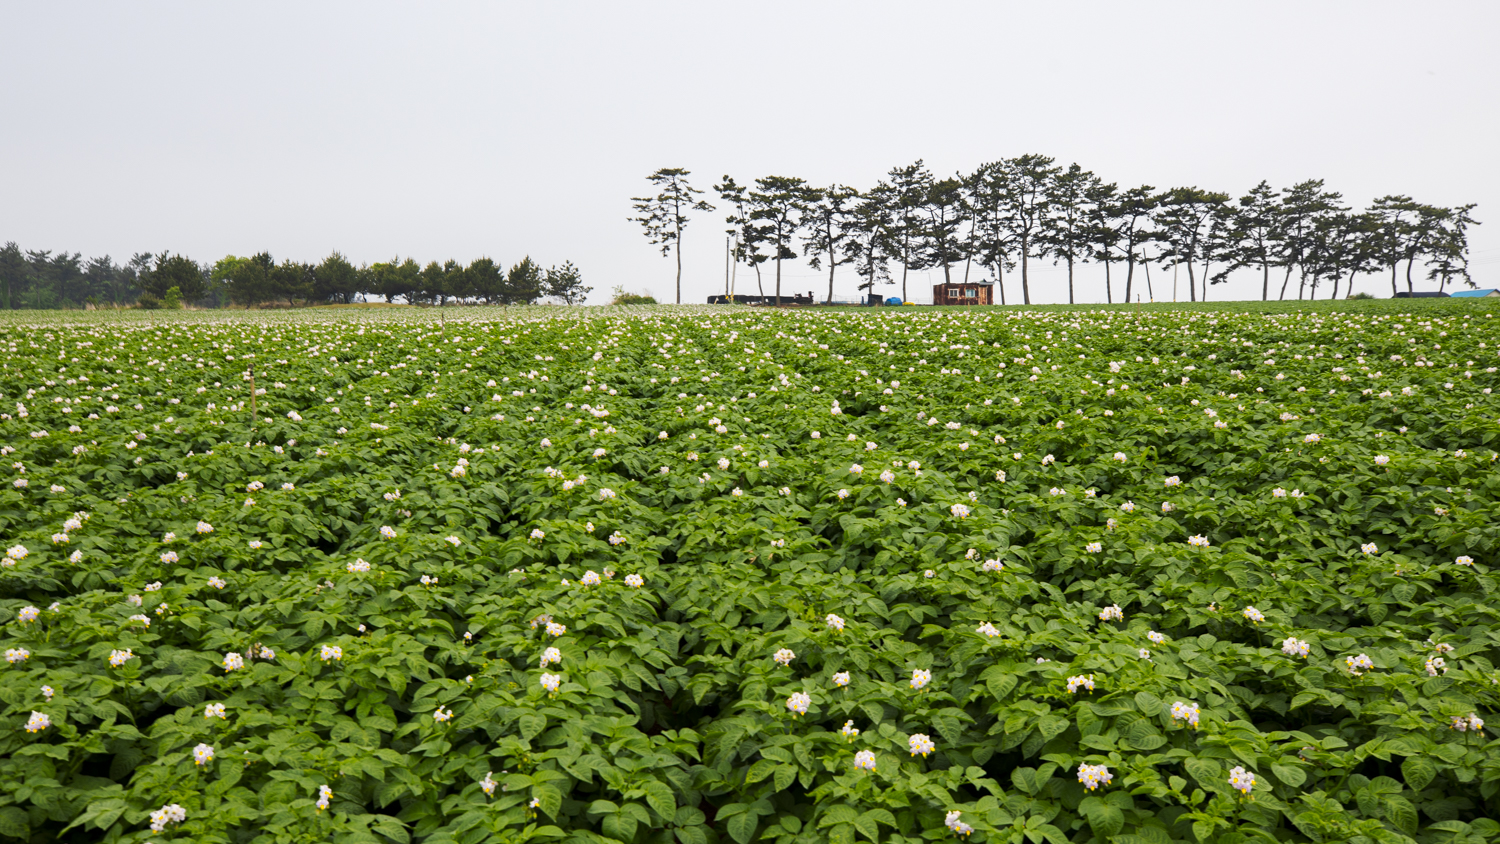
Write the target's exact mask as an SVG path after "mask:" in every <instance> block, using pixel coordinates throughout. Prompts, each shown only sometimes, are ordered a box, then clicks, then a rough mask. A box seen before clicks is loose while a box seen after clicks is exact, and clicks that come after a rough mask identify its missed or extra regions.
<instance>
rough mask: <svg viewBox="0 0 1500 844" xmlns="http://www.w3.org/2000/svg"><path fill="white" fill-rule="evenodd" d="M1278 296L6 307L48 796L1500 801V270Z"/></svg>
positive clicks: (11, 837)
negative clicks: (821, 303) (1465, 296)
mask: <svg viewBox="0 0 1500 844" xmlns="http://www.w3.org/2000/svg"><path fill="white" fill-rule="evenodd" d="M1271 304H1272V306H1264V307H1263V306H1259V305H1256V306H1249V305H1219V306H1201V307H1196V308H1192V309H1189V308H1185V307H1184V308H1172V307H1156V308H1151V307H1147V308H1137V309H1118V308H1117V309H1096V310H1088V309H1077V310H1070V309H1055V310H1047V309H1033V310H1016V309H996V308H974V309H960V308H949V309H944V308H921V309H916V308H884V309H846V310H840V311H835V310H811V309H810V310H804V311H775V310H772V309H760V308H705V307H696V308H695V307H682V308H672V307H662V308H648V307H639V308H592V309H589V308H562V307H551V308H548V307H537V308H511V309H501V308H457V309H454V308H449V309H436V308H432V309H408V308H392V309H386V310H369V311H361V310H344V311H337V312H326V311H320V312H314V311H302V312H295V313H288V314H279V315H277V314H263V315H256V314H248V315H247V314H245V313H243V312H241V313H239V314H238V315H235V314H229V313H214V314H208V313H197V314H195V313H173V314H170V315H156V316H153V315H150V314H147V313H144V312H132V313H126V314H116V315H110V314H104V313H81V312H79V313H72V314H63V313H53V314H43V313H37V312H32V313H25V312H21V313H15V312H8V313H5V314H4V315H3V316H0V367H3V368H0V451H3V453H4V459H3V461H0V469H3V470H4V475H3V479H0V543H3V545H0V552H3V553H4V555H5V556H4V558H3V560H0V562H3V567H0V649H3V650H4V652H5V662H4V663H0V841H27V842H52V841H69V842H72V841H88V842H93V841H103V842H132V844H139V843H140V842H148V841H149V842H153V844H167V842H195V844H218V843H219V842H236V844H239V843H240V842H243V843H244V844H250V843H251V842H256V844H260V842H324V841H334V842H401V844H405V842H430V844H440V843H441V844H448V842H457V844H478V842H524V841H558V842H578V843H579V844H606V843H608V842H624V843H625V844H646V842H659V843H660V844H670V842H680V844H710V842H712V844H720V843H721V842H722V843H723V844H728V842H734V843H735V844H750V842H775V843H776V844H792V842H824V841H828V842H835V844H845V843H846V842H856V841H862V840H869V841H873V842H893V843H894V842H918V841H939V840H950V839H951V840H959V839H967V840H970V841H975V842H1011V844H1023V843H1024V844H1044V842H1046V844H1066V842H1075V843H1076V844H1086V842H1119V844H1168V842H1215V843H1216V844H1218V843H1219V842H1223V843H1224V844H1230V843H1231V842H1253V841H1260V842H1268V844H1269V842H1405V841H1418V842H1424V844H1425V843H1426V842H1455V843H1456V844H1457V843H1459V842H1462V843H1463V844H1468V843H1469V842H1474V844H1477V843H1478V842H1497V841H1500V822H1497V820H1495V819H1496V818H1500V744H1497V743H1496V742H1495V740H1494V739H1493V735H1494V727H1495V726H1500V671H1497V668H1496V662H1497V661H1500V605H1497V602H1496V599H1497V582H1496V577H1495V574H1494V563H1495V561H1496V557H1497V554H1500V467H1497V462H1496V459H1497V453H1496V449H1497V448H1500V442H1497V440H1500V422H1497V417H1500V407H1497V403H1496V397H1495V396H1494V395H1493V394H1492V392H1491V391H1492V389H1494V388H1495V387H1497V386H1500V375H1497V372H1496V367H1497V365H1500V355H1497V353H1500V320H1497V319H1495V318H1494V315H1495V313H1496V312H1497V309H1496V308H1495V307H1494V306H1490V305H1486V304H1484V303H1483V302H1480V301H1472V302H1462V301H1458V300H1452V301H1448V300H1420V301H1409V302H1333V303H1318V304H1316V305H1311V304H1309V305H1297V304H1293V303H1288V304H1287V305H1285V306H1282V307H1273V306H1274V305H1275V304H1276V303H1271ZM1487 722H1493V725H1494V726H1492V725H1490V724H1487Z"/></svg>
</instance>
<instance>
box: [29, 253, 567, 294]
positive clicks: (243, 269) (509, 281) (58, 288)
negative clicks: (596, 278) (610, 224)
mask: <svg viewBox="0 0 1500 844" xmlns="http://www.w3.org/2000/svg"><path fill="white" fill-rule="evenodd" d="M174 287H175V288H177V291H178V297H179V299H180V300H181V301H182V302H185V303H188V304H191V305H195V306H198V307H209V308H218V307H224V306H226V305H242V306H247V307H254V306H264V305H266V304H277V305H284V306H292V307H295V306H299V305H310V304H317V303H323V304H327V303H333V304H344V305H347V304H351V303H353V302H354V301H355V300H357V299H359V298H361V297H363V298H366V299H369V298H384V299H385V301H386V302H387V303H389V302H391V301H392V300H394V299H401V300H402V301H404V302H406V303H409V304H430V305H444V304H448V303H474V302H484V303H488V304H503V305H518V304H533V303H535V302H537V301H539V300H541V299H553V300H555V301H558V302H562V303H564V304H568V305H573V304H578V303H581V302H582V301H583V300H584V298H585V297H587V296H588V294H589V291H591V290H593V288H592V287H589V286H587V285H585V284H584V283H583V275H582V273H580V272H579V270H578V268H577V267H576V266H574V265H573V263H572V262H571V261H564V262H563V264H562V266H558V267H552V268H550V269H544V268H542V267H541V266H539V265H538V264H537V263H536V262H535V261H533V260H531V258H530V257H529V256H528V257H526V258H522V259H521V260H520V261H518V262H517V263H516V264H514V265H512V266H511V268H510V270H509V271H507V270H505V269H504V268H502V267H501V266H500V265H499V264H496V263H495V262H494V261H493V260H491V259H489V258H477V259H475V260H474V261H471V262H470V263H469V265H468V266H467V267H466V266H464V265H463V264H460V263H459V262H457V261H454V260H451V259H450V260H448V261H445V262H443V263H438V262H437V261H431V262H429V263H428V264H427V265H426V266H425V267H424V266H422V265H421V264H419V263H417V262H416V260H414V259H412V258H406V259H401V258H399V257H398V258H393V259H391V260H390V261H387V262H384V263H376V264H371V265H366V266H361V267H355V266H354V265H353V264H351V263H349V261H348V259H346V258H345V257H344V256H343V255H341V254H339V253H338V252H334V253H332V254H330V255H329V256H328V257H327V258H324V259H323V260H322V261H321V262H319V263H316V264H308V263H303V262H301V261H293V260H290V259H285V260H282V261H281V263H279V264H278V263H277V262H276V259H274V258H272V257H271V255H270V253H268V252H260V253H257V254H255V255H252V256H250V257H245V258H241V257H236V256H234V255H227V256H225V257H224V258H221V259H219V260H218V261H217V262H215V263H213V264H201V265H200V264H199V263H197V262H196V261H194V260H192V259H190V258H186V257H183V256H182V255H169V254H168V253H166V252H163V253H161V254H160V255H152V254H150V253H149V252H142V253H139V254H137V255H135V256H134V257H133V258H131V259H130V261H129V262H128V263H126V264H125V265H123V266H120V265H116V264H115V262H114V260H113V259H112V258H111V257H110V256H108V255H105V256H104V257H102V258H90V259H89V260H87V261H84V260H83V256H82V254H80V253H77V252H74V253H72V254H69V253H67V252H60V253H58V254H56V255H54V254H52V252H51V251H49V250H43V251H33V250H26V251H24V252H23V251H22V250H21V248H20V247H19V246H17V245H16V244H15V243H14V242H11V243H6V244H4V245H3V246H0V309H5V310H15V309H21V308H27V309H31V308H83V307H85V306H86V305H87V306H94V307H110V306H112V307H125V306H131V305H135V306H138V307H141V308H144V309H146V310H157V309H160V308H163V307H167V308H169V309H170V308H175V307H177V306H175V305H165V304H164V302H165V300H166V299H167V292H168V291H169V290H171V289H172V288H174Z"/></svg>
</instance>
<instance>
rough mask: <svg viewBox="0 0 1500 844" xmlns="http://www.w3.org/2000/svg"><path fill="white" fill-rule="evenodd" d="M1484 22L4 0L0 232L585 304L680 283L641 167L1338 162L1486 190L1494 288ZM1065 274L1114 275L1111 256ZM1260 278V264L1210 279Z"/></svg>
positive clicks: (1311, 165) (1334, 171) (1369, 182)
mask: <svg viewBox="0 0 1500 844" xmlns="http://www.w3.org/2000/svg"><path fill="white" fill-rule="evenodd" d="M1497 32H1500V3H1495V2H1492V0H1491V1H1490V2H1446V3H1410V2H1372V0H1362V2H1343V3H1334V2H1322V3H1308V2H1295V3H1277V2H1261V3H1253V4H1250V3H1245V4H1224V3H1202V2H1190V3H1166V2H1139V3H1118V2H1110V3H1084V2H1076V3H1035V2H1025V3H1001V2H983V3H926V4H917V3H911V2H899V3H898V2H885V0H880V1H879V2H876V1H875V0H864V2H857V3H817V2H805V0H804V2H795V3H792V2H788V3H780V2H757V3H750V4H747V3H734V4H729V3H711V2H693V3H646V2H630V3H618V2H608V3H606V2H598V3H524V4H522V3H468V4H466V3H443V4H413V3H400V4H392V3H378V2H359V3H349V2H320V3H254V4H249V3H212V4H209V3H116V2H68V3H31V2H14V1H13V0H0V175H3V178H0V241H5V240H14V241H17V242H18V243H20V244H21V246H22V247H23V248H28V249H53V250H68V251H79V252H82V253H83V254H84V255H85V257H88V256H93V255H102V254H106V253H107V254H110V255H112V256H114V257H115V258H116V260H117V261H118V260H124V259H128V257H129V256H130V255H131V254H132V253H134V252H139V251H146V250H150V251H160V250H164V249H168V250H172V251H177V252H182V253H183V254H186V255H189V256H191V257H194V258H196V259H198V260H200V261H212V260H214V259H217V258H219V257H222V256H224V255H225V254H231V253H232V254H240V255H244V254H250V253H253V252H256V251H260V250H268V251H270V252H271V253H272V254H273V255H275V256H276V257H277V258H278V259H280V258H286V257H290V258H296V259H301V260H307V261H316V260H318V259H321V258H322V257H323V256H325V255H327V254H328V253H329V252H330V251H331V250H334V249H338V250H340V251H342V252H343V253H344V254H345V255H347V256H348V257H349V258H350V259H351V260H353V261H354V262H355V263H363V262H374V261H380V260H386V259H388V258H390V257H391V256H392V255H394V254H400V255H402V256H407V255H411V256H413V257H415V258H416V259H417V260H419V261H422V262H426V261H428V260H433V259H438V260H442V259H446V258H450V257H452V258H456V259H458V260H460V261H465V262H467V261H468V260H470V259H472V258H475V257H479V256H481V255H488V256H490V257H493V258H495V259H496V260H497V261H501V262H504V263H505V264H507V265H508V264H510V263H513V262H515V261H517V260H519V259H520V258H521V257H522V256H523V255H527V254H529V255H531V256H532V257H533V258H534V259H536V260H537V261H539V262H541V263H542V264H544V265H548V264H554V263H561V262H562V261H563V260H565V259H571V260H572V261H574V262H575V263H576V264H577V265H578V266H579V267H580V268H581V269H582V271H583V273H584V278H585V280H586V281H587V282H588V283H591V284H592V285H593V286H594V288H595V290H594V294H593V297H592V299H591V301H596V302H598V301H605V300H606V299H607V294H608V292H609V290H610V289H611V288H612V287H614V286H615V285H624V286H625V287H626V288H628V289H632V290H647V291H650V292H652V293H654V294H655V295H656V296H657V297H658V298H661V299H663V300H667V299H668V298H669V297H670V295H671V287H672V271H673V265H672V262H671V261H670V260H669V259H667V258H663V257H661V255H660V253H659V252H658V251H656V250H654V249H653V248H652V247H651V246H650V245H649V244H648V243H647V242H646V240H645V238H644V237H643V236H642V234H641V230H640V227H639V226H638V225H637V224H635V223H631V222H628V221H627V218H628V217H629V216H630V214H631V211H630V197H631V196H634V195H640V194H641V193H643V192H644V191H645V190H646V189H647V187H646V182H645V176H646V175H647V174H649V173H651V172H652V171H653V170H655V169H657V168H659V167H668V166H670V167H686V168H688V169H690V170H692V171H693V178H694V180H695V181H696V182H697V184H698V185H699V186H701V187H703V188H705V189H706V188H708V187H709V186H710V185H712V184H713V183H714V182H716V181H717V180H718V178H719V177H720V176H721V175H723V174H726V173H728V174H732V175H734V176H735V178H736V179H738V180H739V181H740V182H742V183H743V182H748V181H751V180H753V179H754V178H756V177H758V176H765V175H785V176H800V177H802V178H805V179H808V180H809V181H811V182H813V183H817V184H827V183H832V182H839V183H844V184H849V185H853V186H856V187H860V188H865V187H868V186H870V185H872V184H874V183H875V182H876V181H877V180H878V179H880V178H881V177H882V176H883V175H884V174H885V173H886V172H887V171H888V170H890V169H891V168H892V167H894V166H898V165H903V164H907V163H910V162H912V161H914V160H915V159H918V158H921V159H924V160H925V161H926V162H927V164H928V165H929V166H930V167H931V168H932V169H933V170H934V171H935V172H937V173H938V174H949V173H952V172H955V171H960V170H962V171H969V170H972V169H973V168H974V167H975V166H977V165H979V164H981V163H983V162H986V161H991V160H994V159H996V158H1001V157H1010V156H1015V155H1020V154H1023V153H1028V152H1038V153H1042V154H1046V155H1051V156H1054V157H1056V158H1057V160H1058V162H1059V163H1062V164H1066V163H1069V162H1073V161H1077V162H1078V163H1080V164H1082V165H1083V166H1084V167H1086V168H1089V169H1091V170H1093V171H1094V172H1096V173H1098V174H1099V175H1101V176H1102V177H1104V178H1105V179H1106V180H1109V181H1115V182H1118V183H1119V184H1120V185H1121V187H1122V188H1124V187H1129V186H1134V185H1139V184H1143V183H1144V184H1150V185H1154V186H1156V187H1158V188H1167V187H1172V186H1179V185H1197V186H1199V187H1203V188H1205V189H1215V190H1222V191H1226V192H1230V193H1231V194H1233V195H1236V196H1238V195H1239V194H1241V193H1243V192H1244V191H1245V190H1247V189H1248V188H1250V187H1252V186H1253V185H1254V184H1256V183H1257V182H1258V181H1259V180H1261V179H1266V180H1269V181H1270V182H1271V184H1272V185H1273V186H1276V187H1283V186H1286V185H1289V184H1291V183H1293V182H1296V181H1299V180H1302V179H1307V178H1322V179H1325V180H1326V181H1327V184H1328V186H1329V187H1330V188H1332V189H1334V190H1338V191H1341V192H1343V194H1344V196H1345V197H1346V199H1348V200H1350V201H1352V202H1354V203H1356V204H1360V205H1362V204H1364V203H1367V202H1368V201H1369V200H1370V199H1372V198H1374V197H1376V196H1379V195H1383V194H1388V193H1406V194H1409V195H1411V196H1412V197H1414V198H1416V199H1417V200H1419V201H1423V202H1430V203H1434V204H1442V205H1454V204H1459V203H1465V202H1477V203H1479V207H1478V209H1477V210H1476V211H1475V214H1476V216H1477V217H1478V218H1479V219H1480V220H1481V221H1485V220H1488V221H1490V222H1489V223H1488V224H1487V225H1483V226H1481V227H1479V228H1478V229H1476V230H1474V231H1473V232H1472V252H1471V255H1472V259H1473V274H1474V277H1475V280H1476V281H1477V282H1479V284H1480V286H1481V287H1485V286H1500V167H1497V166H1496V163H1495V150H1496V149H1497V148H1500V137H1497V135H1500V133H1497V128H1500V111H1497V108H1496V105H1497V103H1500V49H1496V48H1495V34H1496V33H1497ZM723 228H724V226H723V225H722V214H721V213H718V212H716V213H714V214H712V215H704V216H702V217H700V218H698V219H696V220H695V221H694V223H693V224H692V225H691V227H690V228H689V230H688V231H687V234H686V237H685V247H684V263H685V271H684V283H683V288H684V291H683V300H684V301H687V302H701V301H703V298H704V297H705V296H707V295H709V294H710V293H713V292H716V291H720V292H721V291H722V289H723V286H724V238H723V234H722V230H723ZM1034 267H1035V265H1034ZM744 269H745V268H742V274H741V276H740V279H739V290H740V292H746V291H747V287H746V276H745V274H744V272H743V270H744ZM1035 270H1036V271H1035V272H1034V275H1033V284H1032V286H1033V299H1034V301H1040V302H1057V301H1066V296H1067V294H1066V290H1065V287H1064V284H1063V282H1064V274H1063V273H1062V271H1061V270H1060V269H1053V268H1052V267H1050V266H1047V265H1043V266H1040V267H1035ZM784 272H785V273H786V281H785V285H784V290H789V289H795V290H818V291H820V292H821V291H824V290H826V276H824V275H822V274H819V273H816V272H814V271H812V270H811V269H809V268H807V267H806V266H805V265H803V264H802V263H801V262H790V263H789V265H788V266H787V267H786V268H785V270H784ZM1152 276H1153V281H1154V283H1155V289H1156V293H1157V298H1158V299H1162V298H1170V294H1169V293H1166V292H1164V290H1166V289H1169V286H1170V273H1169V272H1162V271H1159V270H1153V273H1152ZM1010 278H1011V276H1008V277H1007V280H1008V281H1009V280H1010ZM1116 281H1117V283H1118V277H1117V279H1116ZM855 283H856V282H855V279H854V278H853V274H852V272H848V271H844V278H843V279H842V280H841V281H840V282H839V283H838V284H837V290H838V292H839V293H843V294H846V295H852V294H853V293H854V285H855ZM1078 283H1079V298H1080V300H1082V301H1103V299H1104V290H1103V272H1102V270H1101V269H1099V268H1097V267H1092V266H1089V267H1084V268H1083V269H1082V270H1081V271H1080V273H1079V275H1078ZM928 284H929V282H928V281H927V280H926V279H925V278H922V277H921V274H919V275H918V277H917V278H914V279H913V282H912V294H913V295H912V298H913V299H926V298H927V297H929V296H930V286H927V285H928ZM1164 285H1166V287H1165V288H1164ZM1293 285H1294V286H1295V280H1294V282H1293ZM751 286H752V287H753V282H752V283H751ZM1357 289H1363V290H1368V291H1370V292H1373V293H1376V294H1377V295H1382V294H1383V295H1389V284H1388V282H1386V281H1384V280H1383V279H1379V278H1366V279H1362V280H1361V281H1360V282H1359V283H1358V285H1357ZM889 290H890V289H889V288H887V292H889ZM749 292H753V290H751V291H749ZM1017 294H1018V291H1017V290H1015V289H1014V288H1013V289H1012V296H1016V295H1017ZM1258 294H1259V279H1258V278H1256V279H1251V278H1250V277H1249V276H1248V274H1247V275H1246V276H1245V277H1244V278H1237V279H1236V280H1234V281H1232V282H1231V283H1230V284H1229V285H1227V287H1226V286H1219V287H1215V288H1214V289H1213V290H1212V291H1211V297H1212V298H1215V299H1225V298H1251V297H1256V298H1258ZM1116 296H1117V298H1118V296H1119V294H1118V293H1117V294H1116ZM1182 298H1184V299H1185V298H1186V291H1185V289H1184V290H1183V292H1182ZM1012 301H1014V298H1013V299H1012Z"/></svg>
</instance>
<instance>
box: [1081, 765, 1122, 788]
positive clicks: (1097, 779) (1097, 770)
mask: <svg viewBox="0 0 1500 844" xmlns="http://www.w3.org/2000/svg"><path fill="white" fill-rule="evenodd" d="M1114 778H1115V775H1114V774H1111V773H1110V772H1109V768H1108V767H1106V766H1104V765H1088V764H1080V765H1079V766H1078V781H1079V782H1081V783H1083V787H1084V788H1086V789H1088V790H1089V791H1093V790H1094V789H1096V788H1099V787H1100V786H1104V785H1109V783H1110V781H1111V780H1113V779H1114Z"/></svg>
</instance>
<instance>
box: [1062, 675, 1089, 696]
mask: <svg viewBox="0 0 1500 844" xmlns="http://www.w3.org/2000/svg"><path fill="white" fill-rule="evenodd" d="M1079 689H1088V690H1089V691H1091V692H1092V691H1093V690H1094V675H1092V674H1089V675H1083V674H1079V675H1078V676H1076V677H1069V678H1068V694H1070V695H1071V694H1076V693H1077V692H1078V690H1079Z"/></svg>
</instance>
